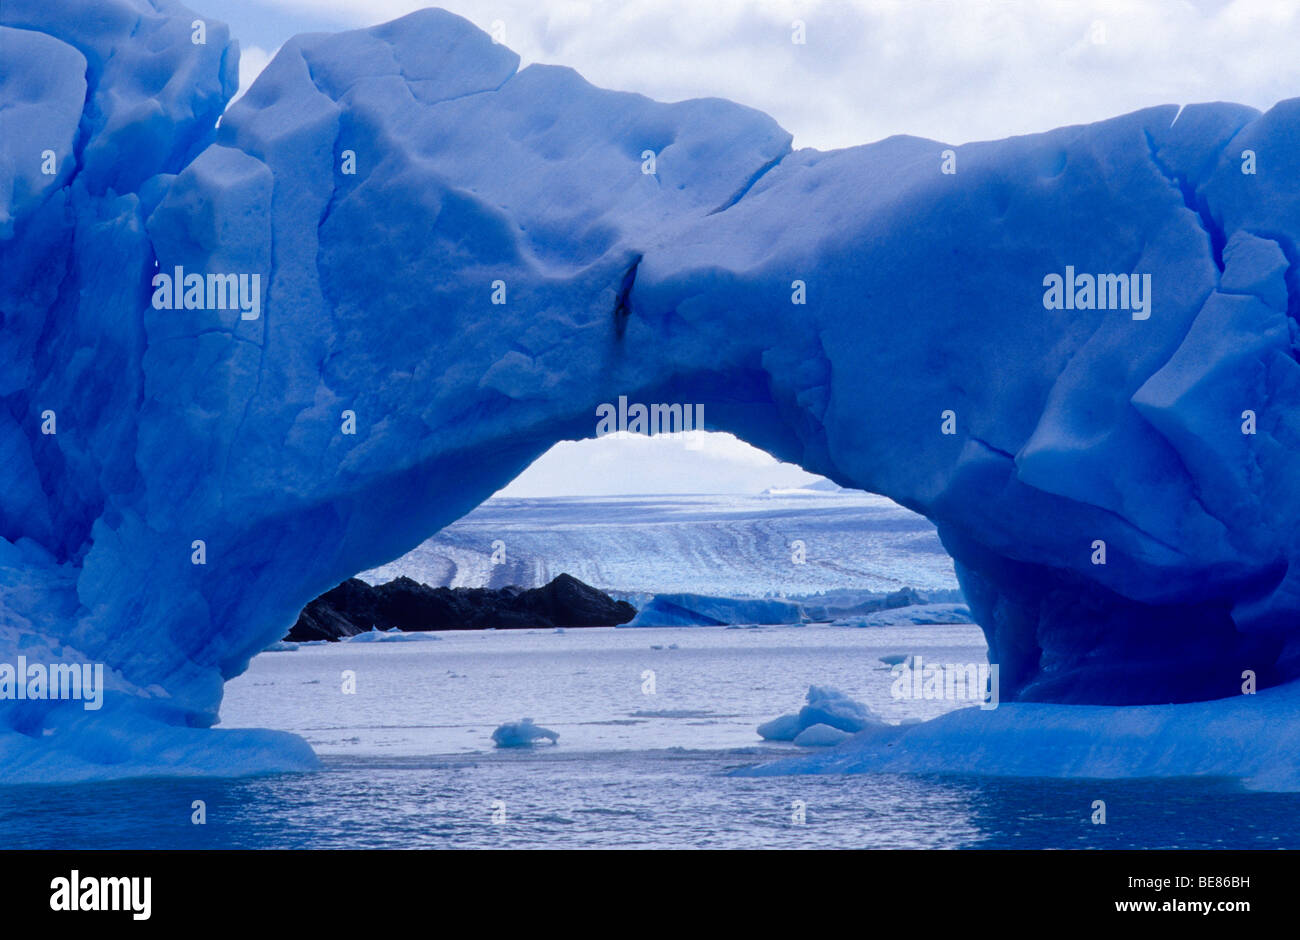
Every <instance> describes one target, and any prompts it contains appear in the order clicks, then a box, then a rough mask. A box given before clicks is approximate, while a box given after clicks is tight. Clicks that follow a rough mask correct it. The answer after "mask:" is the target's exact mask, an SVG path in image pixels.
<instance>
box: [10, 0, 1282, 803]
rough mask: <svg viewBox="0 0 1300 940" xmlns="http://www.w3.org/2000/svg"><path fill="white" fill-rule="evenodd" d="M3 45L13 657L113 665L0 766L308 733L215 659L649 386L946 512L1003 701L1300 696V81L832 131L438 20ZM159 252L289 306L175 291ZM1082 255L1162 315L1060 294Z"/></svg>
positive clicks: (103, 772)
mask: <svg viewBox="0 0 1300 940" xmlns="http://www.w3.org/2000/svg"><path fill="white" fill-rule="evenodd" d="M197 23H202V24H203V25H204V41H203V42H201V43H200V42H197V41H196V34H195V27H196V24H197ZM0 50H2V52H3V54H0V270H3V272H4V276H3V280H2V281H0V401H3V404H4V407H3V408H0V494H2V495H0V661H7V662H14V661H16V658H17V656H18V655H20V654H21V655H25V656H26V658H27V660H28V661H29V662H32V661H38V660H39V661H43V662H46V663H86V662H94V663H103V664H105V666H106V670H105V673H106V683H107V691H106V693H105V701H104V707H103V709H102V710H101V711H99V712H95V713H88V712H84V711H83V710H82V709H81V708H80V705H79V703H76V702H60V701H39V702H34V701H24V702H16V701H11V700H0V781H5V782H15V781H31V780H44V781H50V780H56V779H57V780H78V779H97V778H105V777H121V776H131V775H139V774H216V773H251V772H259V771H263V770H274V769H308V768H311V767H313V766H315V757H314V755H313V754H312V753H311V750H310V748H308V747H307V745H306V744H305V743H304V742H302V741H301V740H300V739H298V738H295V737H292V736H289V735H284V734H279V733H276V732H272V731H258V732H254V731H221V730H218V729H214V728H213V727H212V726H213V725H214V724H215V723H216V722H217V720H218V716H219V708H220V703H221V694H222V684H223V682H224V681H226V680H227V679H229V678H231V677H233V676H236V675H238V674H239V673H240V672H242V671H243V670H244V669H245V668H246V667H247V664H248V662H249V660H250V658H251V657H252V656H254V655H255V654H256V653H257V652H258V651H260V650H262V649H264V648H266V647H267V646H269V645H270V644H272V643H274V642H275V641H277V640H278V639H279V638H280V637H281V636H283V634H284V632H285V630H286V629H287V628H288V626H289V625H291V624H292V623H293V622H294V620H295V618H296V617H297V615H298V612H299V611H300V610H301V609H302V607H303V606H304V605H305V604H306V603H307V602H308V601H310V600H311V599H312V598H314V597H316V596H318V595H319V594H321V593H323V592H324V591H326V590H328V589H329V588H331V587H333V586H334V585H336V584H338V583H340V582H341V581H343V580H345V579H346V578H348V577H350V576H351V575H353V574H355V573H357V572H358V571H363V570H367V569H370V568H374V567H376V566H379V565H383V564H385V563H387V562H390V561H392V560H393V559H395V558H397V557H399V556H401V555H402V554H403V553H405V552H407V551H409V550H410V549H412V548H413V547H415V546H416V545H418V544H420V543H421V542H422V541H423V540H424V539H425V538H427V537H428V536H429V535H430V534H431V533H433V532H436V531H438V530H439V529H441V528H442V527H444V526H446V525H447V524H449V523H451V522H453V521H454V520H456V519H459V518H460V517H462V516H464V515H465V514H466V513H468V512H469V511H470V510H472V509H473V508H474V507H475V506H477V505H479V504H480V503H482V502H483V501H484V500H485V499H487V498H488V497H489V496H490V495H491V494H492V493H494V492H496V491H497V490H499V489H500V488H501V487H502V486H503V485H504V484H506V483H507V482H509V481H510V480H511V479H513V478H514V477H515V476H517V475H518V474H519V473H520V472H521V471H522V470H523V469H524V468H525V467H526V466H528V464H529V463H530V462H531V461H532V460H534V459H535V458H536V457H537V456H538V455H540V454H541V453H542V452H544V451H545V450H546V448H548V447H549V446H550V445H552V444H553V443H555V442H556V441H559V440H570V439H582V438H586V437H591V436H594V434H595V433H596V425H595V420H596V418H595V415H596V409H597V408H598V407H599V406H600V405H601V404H602V403H608V402H613V401H617V400H618V398H619V396H621V395H626V396H628V398H629V399H630V400H632V401H638V402H688V403H693V404H697V405H702V406H703V413H704V415H705V416H706V419H707V426H708V427H709V428H710V429H716V430H726V431H730V432H732V433H734V434H735V435H737V436H738V437H741V438H742V439H744V440H746V441H748V442H750V443H752V444H754V445H755V446H757V447H760V448H762V449H764V450H766V451H768V452H769V453H771V454H773V455H774V456H776V457H778V458H779V459H781V460H784V461H788V462H791V463H795V464H798V465H800V466H802V467H804V468H805V469H807V470H809V471H811V472H814V473H818V474H822V475H824V476H826V477H828V478H830V479H831V480H833V481H835V482H836V483H838V484H840V485H842V486H846V487H853V488H856V489H861V490H865V491H868V492H871V493H878V494H882V495H884V496H887V497H889V498H891V499H893V500H895V501H897V502H898V503H900V504H902V505H903V506H905V507H907V508H909V509H911V510H913V511H915V512H918V513H920V514H922V515H924V516H926V517H927V518H929V519H930V520H931V521H932V522H934V524H935V525H936V527H937V530H938V533H939V536H940V538H941V540H942V542H943V545H944V547H945V548H946V550H947V551H948V552H949V554H951V556H952V557H953V559H954V564H955V568H956V572H957V575H958V578H959V581H960V583H961V585H962V588H963V590H964V592H965V595H966V597H967V599H968V601H969V603H970V609H971V612H972V615H973V616H974V619H975V620H976V621H977V622H978V623H979V624H980V625H981V626H982V627H983V629H984V631H985V634H986V636H987V639H988V643H989V658H990V661H992V662H998V663H1000V664H1001V676H1002V683H1003V689H1002V698H1003V702H1004V703H1011V704H1004V705H1003V706H1002V708H1000V709H999V710H998V711H997V712H996V713H995V715H996V716H997V717H996V721H998V722H1011V721H1012V718H1013V717H1014V715H1018V714H1027V713H1025V712H1022V711H1017V709H1018V708H1021V707H1022V705H1023V707H1024V708H1031V709H1041V708H1046V709H1049V710H1052V709H1057V710H1059V709H1061V708H1063V707H1065V706H1066V705H1075V704H1077V705H1086V706H1089V708H1088V709H1087V710H1084V711H1080V712H1066V713H1064V714H1066V715H1069V716H1076V717H1070V718H1068V719H1065V718H1060V719H1059V720H1060V721H1063V722H1067V723H1068V722H1077V723H1080V726H1083V725H1087V726H1089V727H1092V728H1093V729H1095V732H1096V733H1097V734H1098V735H1104V734H1105V733H1106V732H1105V727H1106V726H1105V722H1104V721H1102V720H1100V719H1098V720H1097V721H1094V722H1093V723H1092V724H1091V725H1088V722H1087V717H1088V716H1089V715H1091V714H1094V709H1095V708H1099V707H1101V706H1124V707H1121V708H1117V709H1114V710H1113V712H1114V713H1115V714H1119V715H1129V714H1133V715H1137V714H1147V713H1146V712H1137V711H1135V710H1133V709H1132V706H1152V707H1156V706H1158V707H1162V708H1163V707H1169V708H1174V709H1183V708H1192V709H1196V710H1198V711H1197V714H1202V713H1208V712H1209V711H1212V710H1213V709H1214V708H1215V707H1217V705H1218V704H1221V703H1211V704H1203V703H1204V702H1205V701H1206V700H1212V699H1221V698H1224V697H1227V696H1235V698H1234V699H1233V700H1232V701H1231V702H1230V703H1227V704H1222V707H1223V709H1225V711H1224V714H1229V713H1231V714H1234V715H1235V714H1240V713H1241V712H1242V711H1243V710H1248V709H1250V707H1251V703H1252V702H1253V701H1255V700H1256V698H1257V699H1258V700H1259V701H1260V702H1261V703H1274V704H1273V705H1270V706H1269V708H1270V709H1272V713H1273V714H1275V716H1276V719H1277V720H1279V721H1281V720H1289V722H1290V723H1291V724H1290V725H1289V727H1292V728H1294V727H1295V723H1296V722H1297V721H1300V717H1298V715H1300V709H1297V708H1296V706H1295V695H1294V691H1293V690H1294V688H1295V687H1296V686H1295V680H1296V679H1297V677H1298V676H1300V525H1297V520H1298V517H1300V472H1297V470H1298V469H1300V468H1298V467H1297V461H1298V460H1300V407H1298V405H1300V339H1298V335H1297V330H1298V327H1297V322H1298V320H1300V281H1298V279H1300V264H1298V258H1300V255H1298V254H1297V234H1298V233H1300V99H1291V100H1288V101H1284V102H1281V103H1279V104H1277V105H1275V106H1274V107H1273V108H1271V109H1270V110H1268V111H1267V112H1264V113H1260V112H1258V111H1256V110H1255V109H1252V108H1249V107H1244V106H1239V105H1233V104H1224V103H1212V104H1191V105H1187V106H1185V107H1182V108H1179V107H1178V106H1177V105H1163V106H1157V107H1151V108H1147V109H1144V110H1141V111H1138V112H1135V113H1132V114H1127V115H1123V116H1120V117H1116V118H1114V119H1111V120H1107V121H1102V122H1099V123H1096V124H1090V125H1084V126H1073V127H1063V128H1059V129H1056V130H1053V131H1049V132H1047V133H1042V134H1035V135H1030V136H1025V137H1017V138H1012V139H1008V140H1001V141H987V142H976V143H969V144H964V145H960V146H951V147H950V146H948V145H945V144H942V143H939V142H936V141H931V140H922V139H918V138H914V137H891V138H888V139H886V140H882V141H878V142H875V143H871V144H867V145H864V146H860V147H853V148H849V149H845V150H838V151H833V152H819V151H816V150H811V149H798V150H796V149H793V148H792V140H791V137H790V135H789V134H788V133H786V132H785V131H784V130H783V129H782V128H780V127H779V126H778V125H777V124H776V123H775V122H774V121H773V120H772V119H770V118H769V117H767V116H766V115H764V114H762V113H760V112H757V111H754V110H752V109H749V108H746V107H743V106H740V105H737V104H734V103H731V102H728V101H724V100H719V99H700V100H690V101H682V102H677V103H671V104H665V103H659V102H655V101H652V100H649V99H647V98H645V97H643V96H640V95H635V94H627V93H621V92H615V91H607V90H603V89H599V88H595V87H593V86H592V85H590V84H588V83H587V82H586V81H584V80H583V79H582V77H581V76H579V75H578V74H577V73H576V72H574V71H572V70H570V69H566V68H562V67H557V66H549V65H530V66H528V67H526V68H523V69H520V68H519V67H518V66H519V60H518V57H517V56H516V55H515V54H514V53H513V52H511V51H510V50H509V49H508V48H506V47H505V46H504V45H499V44H496V43H494V42H493V41H492V40H491V38H490V37H488V36H487V35H486V34H484V33H482V32H481V31H479V30H477V29H476V28H474V27H473V26H472V25H471V24H469V23H468V22H466V21H464V20H462V19H460V18H458V17H455V16H453V15H451V14H449V13H446V12H443V11H439V10H424V11H420V12H417V13H413V14H411V15H409V16H406V17H403V18H402V19H399V20H396V21H394V22H392V23H388V24H384V25H381V26H376V27H373V28H369V29H364V30H358V31H352V32H346V33H340V34H335V35H326V34H311V35H303V36H299V37H296V38H294V39H292V40H290V41H289V42H287V43H285V45H284V46H283V47H282V48H281V50H280V51H279V53H278V54H277V55H276V56H275V58H274V60H273V61H272V62H271V63H270V64H269V65H268V66H267V68H266V69H265V71H264V72H263V73H262V74H261V76H260V77H259V78H258V79H257V81H256V82H255V83H254V84H253V86H252V87H251V88H250V89H249V90H248V92H247V94H245V95H244V96H243V97H241V98H240V99H239V100H238V101H237V102H235V103H234V104H233V105H232V106H230V107H229V109H228V110H226V105H227V103H228V102H229V101H230V100H231V98H232V97H233V94H234V92H235V90H236V74H237V62H238V46H237V43H236V42H235V41H234V40H232V39H231V38H230V36H229V33H228V30H227V29H226V28H225V27H224V26H223V25H222V24H220V23H218V22H216V21H212V20H205V19H203V17H202V16H201V15H200V14H196V13H193V12H191V11H190V10H188V9H187V8H185V7H183V6H181V5H179V4H177V3H173V2H171V0H154V2H145V0H104V2H98V3H89V2H81V0H53V2H51V0H6V3H5V4H4V7H3V10H0ZM218 119H219V122H218ZM948 152H950V153H951V157H949V156H948V155H947V154H948ZM647 153H649V154H650V155H651V156H650V157H647V156H646V154H647ZM1248 153H1249V154H1250V155H1251V156H1250V160H1251V162H1252V164H1253V163H1254V162H1255V161H1257V169H1256V171H1255V172H1243V170H1244V169H1245V168H1246V162H1245V161H1246V160H1247V157H1246V154H1248ZM945 164H949V165H952V166H955V168H956V172H955V173H945V172H943V171H942V169H941V167H942V166H944V165H945ZM349 169H350V170H354V171H355V172H348V170H349ZM1252 169H1255V166H1253V165H1252ZM647 170H650V171H649V172H647ZM177 268H182V269H183V270H184V271H187V272H193V273H199V274H201V275H203V276H204V277H208V276H210V275H216V276H223V277H224V276H225V275H229V274H243V275H249V276H250V277H251V276H252V275H257V276H258V280H259V281H260V285H261V291H262V293H261V294H260V295H259V296H260V309H259V313H258V315H257V317H256V318H246V317H245V316H244V315H243V311H241V310H240V309H238V308H237V307H231V306H230V305H221V304H206V305H205V304H203V303H202V300H203V298H199V300H200V303H199V305H197V306H195V307H193V308H191V309H156V308H155V307H154V306H153V305H152V304H151V302H150V298H151V294H152V289H153V286H154V277H155V275H156V274H158V273H169V272H173V271H175V270H176V269H177ZM1066 271H1079V272H1100V273H1105V272H1111V273H1114V274H1137V275H1142V276H1145V275H1148V274H1149V275H1150V279H1151V280H1150V284H1151V290H1150V294H1149V296H1148V297H1147V298H1146V300H1147V301H1148V302H1149V306H1148V307H1147V309H1146V316H1145V317H1144V318H1140V319H1139V318H1135V317H1134V316H1133V314H1131V313H1130V311H1129V310H1127V309H1097V308H1096V304H1092V305H1089V306H1084V305H1082V304H1077V305H1075V306H1074V309H1067V308H1062V309H1049V308H1048V307H1047V306H1045V304H1044V297H1043V286H1044V279H1045V278H1046V277H1047V276H1048V275H1053V274H1057V275H1059V274H1060V273H1061V272H1066ZM1072 299H1073V298H1072ZM1247 427H1249V432H1248V433H1244V432H1245V431H1246V428H1247ZM946 432H951V433H946ZM1098 546H1101V549H1100V550H1101V551H1102V552H1103V553H1104V554H1103V555H1100V556H1099V554H1098V551H1099V548H1098ZM1099 557H1100V558H1102V560H1104V562H1105V563H1104V564H1102V563H1099V562H1098V560H1097V559H1098V558H1099ZM1246 671H1249V672H1251V673H1253V674H1254V675H1255V676H1256V677H1257V680H1258V683H1259V686H1260V687H1261V688H1267V687H1269V686H1279V685H1283V684H1287V685H1286V689H1290V690H1292V691H1290V692H1287V691H1286V690H1285V689H1273V690H1269V691H1270V692H1272V693H1273V694H1271V695H1269V696H1265V694H1264V693H1262V692H1261V693H1260V695H1259V696H1257V697H1249V696H1239V695H1237V693H1238V692H1239V691H1240V686H1241V683H1242V674H1243V672H1246ZM1031 703H1054V704H1051V705H1036V704H1031ZM1168 703H1202V704H1190V705H1169V704H1168ZM1263 710H1264V705H1261V706H1260V711H1259V712H1257V713H1256V714H1259V713H1262V712H1263ZM1110 713H1111V712H1106V714H1110ZM1032 714H1036V715H1042V714H1044V713H1043V712H1041V711H1039V712H1033V713H1032ZM1050 714H1052V715H1057V716H1059V715H1060V714H1062V713H1060V712H1059V711H1050ZM1161 714H1163V713H1161ZM985 717H986V716H983V715H981V716H979V718H980V719H984V718H985ZM959 720H960V721H962V722H974V721H975V720H976V717H974V716H971V717H966V716H965V715H964V713H963V716H962V717H961V718H960V719H959ZM988 720H990V721H992V720H994V719H988ZM1034 720H1037V719H1034ZM1054 720H1058V719H1054ZM1030 723H1031V724H1032V721H1031V722H1030ZM1157 725H1158V723H1153V724H1152V726H1151V727H1152V729H1153V733H1157V732H1158V731H1159V727H1158V726H1157ZM1071 727H1073V725H1071ZM907 733H908V734H909V735H920V734H922V732H919V731H917V730H910V731H909V732H907ZM926 733H937V732H926ZM1077 733H1080V734H1082V733H1084V732H1083V731H1077ZM1288 733H1290V732H1288ZM842 750H843V748H836V749H833V750H832V751H831V752H829V753H839V752H840V751H842ZM1270 753H1272V752H1270ZM1176 763H1177V761H1173V763H1172V764H1166V765H1161V766H1160V767H1158V768H1156V769H1159V770H1163V771H1170V769H1171V767H1172V765H1173V764H1176ZM1143 766H1147V765H1145V764H1144V765H1143ZM1152 766H1154V765H1152ZM1171 772H1172V771H1171Z"/></svg>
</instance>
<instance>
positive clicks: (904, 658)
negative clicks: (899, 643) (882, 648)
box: [880, 653, 912, 666]
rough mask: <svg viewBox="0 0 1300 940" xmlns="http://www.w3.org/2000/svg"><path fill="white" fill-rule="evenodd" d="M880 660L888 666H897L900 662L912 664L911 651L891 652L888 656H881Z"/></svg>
mask: <svg viewBox="0 0 1300 940" xmlns="http://www.w3.org/2000/svg"><path fill="white" fill-rule="evenodd" d="M880 661H881V662H882V663H884V664H885V665H886V666H897V665H899V664H904V665H910V664H911V661H912V654H911V653H890V654H889V655H888V656H881V657H880Z"/></svg>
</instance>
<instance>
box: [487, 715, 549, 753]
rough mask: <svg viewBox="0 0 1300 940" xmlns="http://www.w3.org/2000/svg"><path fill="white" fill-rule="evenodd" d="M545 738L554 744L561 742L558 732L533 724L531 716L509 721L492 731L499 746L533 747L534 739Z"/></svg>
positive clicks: (493, 737) (493, 738)
mask: <svg viewBox="0 0 1300 940" xmlns="http://www.w3.org/2000/svg"><path fill="white" fill-rule="evenodd" d="M543 739H549V740H550V742H551V743H552V744H559V743H560V735H559V734H558V733H557V732H555V731H552V730H551V729H550V728H542V727H540V726H538V725H535V724H533V719H531V718H521V719H520V720H519V721H508V722H506V723H505V724H503V725H501V726H500V727H499V728H497V730H495V731H493V732H492V740H493V741H494V742H496V746H497V747H532V746H533V742H534V741H541V740H543Z"/></svg>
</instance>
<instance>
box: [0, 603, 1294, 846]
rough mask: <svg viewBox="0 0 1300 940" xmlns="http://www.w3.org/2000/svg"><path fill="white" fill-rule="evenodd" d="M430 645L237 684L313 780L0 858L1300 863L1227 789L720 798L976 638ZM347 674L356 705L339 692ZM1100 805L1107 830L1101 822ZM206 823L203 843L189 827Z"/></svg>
mask: <svg viewBox="0 0 1300 940" xmlns="http://www.w3.org/2000/svg"><path fill="white" fill-rule="evenodd" d="M441 636H442V637H443V638H442V639H441V640H423V641H413V642H403V643H382V644H337V645H331V646H324V647H302V648H300V649H299V650H297V651H296V652H283V653H268V654H264V655H262V656H260V657H258V658H257V659H256V660H255V661H254V663H253V666H252V668H251V669H250V670H249V672H248V673H247V674H245V675H244V676H241V677H240V678H239V679H237V680H235V681H234V682H232V683H230V684H229V686H228V694H227V701H226V703H225V706H224V707H223V710H222V714H223V719H224V720H223V724H224V725H225V726H227V727H237V726H261V727H276V728H283V729H286V730H291V731H294V732H297V733H299V734H302V735H303V736H304V737H306V738H307V740H308V741H310V742H311V743H312V745H313V746H314V747H315V748H316V749H317V752H318V753H320V754H321V755H322V760H323V769H322V770H321V771H320V772H318V773H313V774H286V775H279V776H271V777H261V778H254V779H241V780H153V781H128V782H121V783H113V784H80V785H75V786H57V787H29V786H24V787H8V788H0V844H2V845H3V846H4V847H9V848H117V847H122V848H172V847H176V848H181V847H195V848H202V847H213V848H216V847H222V848H227V847H228V848H434V847H449V848H450V847H463V848H469V847H480V848H494V847H495V848H520V847H549V848H570V847H655V848H658V847H681V846H698V847H718V848H722V847H735V848H751V847H776V848H1002V847H1009V848H1042V847H1061V848H1076V847H1080V848H1081V847H1098V848H1102V847H1106V848H1164V847H1170V848H1222V847H1263V848H1271V847H1284V846H1285V847H1290V848H1296V847H1300V795H1296V794H1260V793H1247V792H1242V791H1240V790H1239V789H1238V788H1237V787H1236V786H1235V785H1233V784H1232V783H1230V782H1227V781H1213V780H1160V781H1129V782H1101V781H1055V780H995V779H984V778H970V777H965V778H962V777H900V776H886V775H857V776H795V777H775V778H773V777H766V778H752V777H734V776H729V771H732V770H735V769H737V768H740V767H745V766H750V765H752V764H755V763H761V762H764V761H767V760H770V759H772V758H773V757H778V756H783V755H786V754H789V753H790V752H791V750H792V748H791V747H790V746H788V745H769V744H762V743H760V742H759V739H758V738H757V736H756V735H755V733H754V727H755V725H756V724H758V723H759V722H761V721H764V720H767V719H768V718H771V717H774V716H775V715H777V714H779V713H781V712H785V711H792V710H794V709H795V708H796V707H797V706H798V704H799V703H800V701H801V699H802V695H803V693H804V691H806V689H807V687H808V685H810V684H814V683H820V684H827V685H834V686H837V687H839V688H841V689H843V690H844V691H846V692H848V693H850V694H852V695H853V696H854V697H856V698H859V699H860V700H863V701H866V702H869V703H870V704H872V706H873V707H875V708H876V709H877V710H879V711H881V712H882V713H884V714H885V715H886V716H887V717H892V718H901V717H906V716H907V715H910V714H916V715H920V716H923V717H928V716H929V715H932V714H934V713H935V711H937V710H942V709H943V708H945V707H951V706H945V705H944V704H942V703H935V702H917V703H897V702H894V701H893V700H892V699H891V698H890V697H889V673H888V670H887V668H886V667H884V666H882V665H881V664H880V663H879V662H878V657H879V656H881V655H884V654H886V653H919V654H921V655H923V656H925V657H926V658H927V659H928V660H930V661H932V662H937V661H952V662H981V661H983V655H984V646H983V642H982V638H981V636H980V634H979V632H978V630H976V629H975V628H973V627H915V628H888V629H868V630H854V629H847V628H831V627H805V628H763V629H753V630H723V629H713V628H710V629H699V628H694V629H677V630H586V631H575V630H571V631H568V632H567V633H563V634H557V633H550V632H545V633H543V632H540V631H538V632H509V633H506V632H489V633H449V634H442V635H441ZM674 646H675V647H676V648H673V647H674ZM652 647H660V648H659V649H654V648H652ZM344 670H350V671H352V672H353V673H355V676H356V693H355V694H344V693H343V691H342V676H341V673H342V672H343V671H344ZM648 673H653V676H652V677H651V676H648V675H647V674H648ZM648 678H652V679H653V685H652V686H651V685H649V684H648V683H647V679H648ZM523 716H529V717H532V718H534V719H535V720H536V721H537V722H538V723H539V724H542V725H545V726H546V727H549V728H552V729H554V730H556V731H558V732H559V733H560V743H559V745H558V746H556V747H550V746H543V747H538V748H536V749H532V750H510V751H500V750H495V749H493V748H492V746H491V742H490V739H489V735H490V734H491V731H492V729H493V728H494V727H495V726H496V725H497V724H498V723H499V722H501V721H506V720H514V719H518V718H520V717H523ZM1097 799H1102V800H1105V801H1106V804H1107V811H1108V821H1107V824H1106V825H1104V826H1096V825H1092V824H1091V822H1090V818H1089V817H1090V814H1091V806H1092V802H1093V801H1094V800H1097ZM195 800H203V801H204V802H205V803H206V811H207V823H206V824H205V825H202V826H199V825H194V824H193V823H192V822H191V814H192V812H193V810H192V809H191V805H192V803H193V801H195ZM796 801H798V803H796ZM797 805H802V807H803V808H804V810H803V812H804V821H803V822H802V823H798V822H796V821H795V819H794V818H793V817H794V815H795V808H796V806H797ZM494 815H495V816H496V818H497V819H498V820H500V819H501V818H502V816H504V820H503V821H500V822H494V821H493V818H494Z"/></svg>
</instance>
